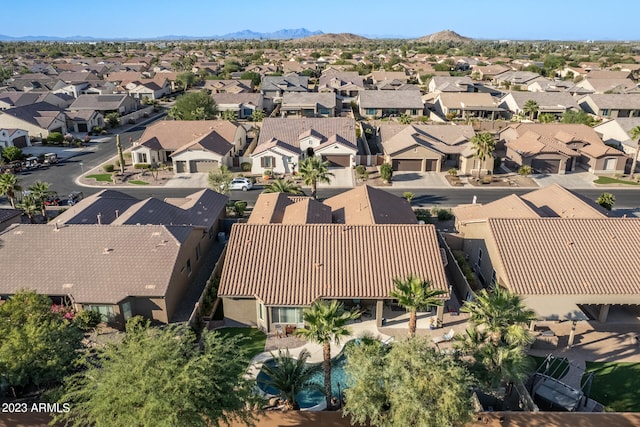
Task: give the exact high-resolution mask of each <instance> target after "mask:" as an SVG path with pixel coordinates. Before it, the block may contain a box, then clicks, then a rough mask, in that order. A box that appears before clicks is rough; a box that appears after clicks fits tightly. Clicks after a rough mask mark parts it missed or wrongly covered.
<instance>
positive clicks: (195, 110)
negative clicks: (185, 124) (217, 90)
mask: <svg viewBox="0 0 640 427" xmlns="http://www.w3.org/2000/svg"><path fill="white" fill-rule="evenodd" d="M217 113H218V108H217V106H216V103H215V101H214V100H213V98H212V97H211V95H209V94H208V93H207V92H206V91H200V92H189V93H185V94H183V95H180V96H179V97H178V98H177V99H176V103H175V104H174V105H173V107H171V110H169V117H171V118H172V119H174V120H211V119H213V118H215V116H216V115H217Z"/></svg>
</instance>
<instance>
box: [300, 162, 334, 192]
mask: <svg viewBox="0 0 640 427" xmlns="http://www.w3.org/2000/svg"><path fill="white" fill-rule="evenodd" d="M299 169H300V175H301V176H302V179H303V180H304V183H305V184H306V185H310V186H311V197H312V198H314V199H315V198H316V196H317V191H318V183H319V182H321V183H325V184H328V183H330V182H331V177H332V176H333V173H331V172H329V162H323V161H322V160H321V159H319V158H318V157H315V156H312V157H307V158H306V159H304V160H303V161H301V162H300V165H299Z"/></svg>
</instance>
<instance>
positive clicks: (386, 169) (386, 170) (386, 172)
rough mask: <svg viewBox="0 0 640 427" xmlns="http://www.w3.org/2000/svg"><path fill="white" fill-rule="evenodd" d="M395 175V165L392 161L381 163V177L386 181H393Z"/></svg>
mask: <svg viewBox="0 0 640 427" xmlns="http://www.w3.org/2000/svg"><path fill="white" fill-rule="evenodd" d="M392 176H393V166H391V164H390V163H383V164H382V165H380V178H382V179H383V180H384V181H391V177H392Z"/></svg>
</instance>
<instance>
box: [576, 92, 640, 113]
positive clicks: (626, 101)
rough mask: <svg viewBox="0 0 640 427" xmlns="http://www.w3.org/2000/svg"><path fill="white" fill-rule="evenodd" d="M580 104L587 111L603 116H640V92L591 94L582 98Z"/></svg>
mask: <svg viewBox="0 0 640 427" xmlns="http://www.w3.org/2000/svg"><path fill="white" fill-rule="evenodd" d="M578 105H580V108H582V109H583V110H584V111H586V112H587V113H589V114H594V115H596V116H599V117H603V118H611V119H616V118H618V117H620V118H623V117H638V116H640V94H618V93H611V94H590V95H585V96H584V97H582V98H580V99H579V100H578Z"/></svg>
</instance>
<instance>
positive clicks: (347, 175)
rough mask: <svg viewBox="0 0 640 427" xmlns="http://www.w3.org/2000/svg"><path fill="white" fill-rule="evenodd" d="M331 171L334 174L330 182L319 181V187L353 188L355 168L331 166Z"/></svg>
mask: <svg viewBox="0 0 640 427" xmlns="http://www.w3.org/2000/svg"><path fill="white" fill-rule="evenodd" d="M329 172H331V173H332V174H333V176H332V177H331V182H330V183H329V184H322V183H318V188H327V187H334V188H352V187H353V169H351V168H329Z"/></svg>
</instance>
